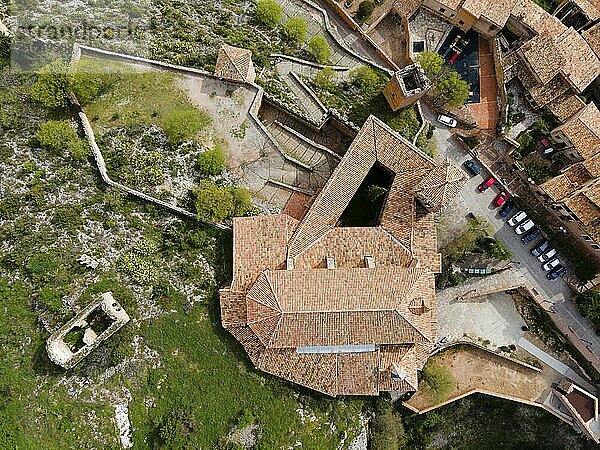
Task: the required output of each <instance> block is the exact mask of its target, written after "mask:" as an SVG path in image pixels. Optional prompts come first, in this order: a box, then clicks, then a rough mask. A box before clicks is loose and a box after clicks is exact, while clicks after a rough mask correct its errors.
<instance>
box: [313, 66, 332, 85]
mask: <svg viewBox="0 0 600 450" xmlns="http://www.w3.org/2000/svg"><path fill="white" fill-rule="evenodd" d="M334 77H335V70H333V68H332V67H323V68H322V69H321V70H319V71H318V72H317V74H316V75H315V83H316V84H317V86H318V87H319V88H321V89H323V90H325V91H328V90H330V89H332V88H333V87H334V82H333V79H334Z"/></svg>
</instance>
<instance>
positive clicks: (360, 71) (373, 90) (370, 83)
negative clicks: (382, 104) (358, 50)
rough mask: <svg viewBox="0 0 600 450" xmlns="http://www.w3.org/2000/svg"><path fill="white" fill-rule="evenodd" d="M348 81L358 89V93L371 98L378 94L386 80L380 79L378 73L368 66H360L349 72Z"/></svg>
mask: <svg viewBox="0 0 600 450" xmlns="http://www.w3.org/2000/svg"><path fill="white" fill-rule="evenodd" d="M350 81H351V82H352V84H353V85H355V86H357V87H358V88H359V89H360V93H361V94H362V96H363V97H364V98H365V99H366V100H371V99H373V98H374V97H376V96H377V95H379V94H380V93H381V92H382V91H383V88H384V87H385V83H386V82H387V80H384V79H382V78H381V77H380V76H379V74H378V73H377V72H376V71H375V70H374V69H373V68H371V67H369V66H361V67H358V68H357V69H354V70H352V71H351V72H350Z"/></svg>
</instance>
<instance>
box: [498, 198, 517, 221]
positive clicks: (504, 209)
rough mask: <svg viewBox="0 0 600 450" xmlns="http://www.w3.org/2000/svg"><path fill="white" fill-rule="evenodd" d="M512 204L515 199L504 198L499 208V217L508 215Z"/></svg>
mask: <svg viewBox="0 0 600 450" xmlns="http://www.w3.org/2000/svg"><path fill="white" fill-rule="evenodd" d="M514 206H515V201H514V200H513V199H512V198H509V199H508V200H506V203H505V204H504V206H503V207H502V209H501V210H500V216H501V217H506V216H508V214H509V213H510V212H511V211H512V209H513V208H514Z"/></svg>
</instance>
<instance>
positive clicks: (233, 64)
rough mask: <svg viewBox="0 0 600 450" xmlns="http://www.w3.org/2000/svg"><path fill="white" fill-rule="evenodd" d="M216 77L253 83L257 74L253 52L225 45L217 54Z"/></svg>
mask: <svg viewBox="0 0 600 450" xmlns="http://www.w3.org/2000/svg"><path fill="white" fill-rule="evenodd" d="M215 75H217V76H218V77H222V78H228V79H230V80H236V81H245V82H249V83H253V82H254V80H255V79H256V72H255V70H254V65H253V64H252V51H251V50H247V49H245V48H239V47H233V46H231V45H227V44H223V45H222V46H221V47H220V48H219V52H218V53H217V63H216V64H215Z"/></svg>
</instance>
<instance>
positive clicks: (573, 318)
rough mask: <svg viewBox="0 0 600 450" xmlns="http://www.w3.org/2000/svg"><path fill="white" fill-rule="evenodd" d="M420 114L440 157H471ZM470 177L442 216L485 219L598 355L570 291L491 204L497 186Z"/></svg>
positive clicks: (598, 345) (597, 343)
mask: <svg viewBox="0 0 600 450" xmlns="http://www.w3.org/2000/svg"><path fill="white" fill-rule="evenodd" d="M422 107H423V115H424V117H425V118H426V119H427V120H429V121H430V122H431V123H434V124H435V127H436V130H435V131H434V139H435V140H436V142H437V144H438V151H439V155H438V157H439V158H444V157H449V158H450V160H451V161H452V162H453V163H454V164H456V165H457V166H461V167H463V166H462V164H463V163H464V162H465V161H466V160H467V159H471V156H470V155H469V154H468V152H467V151H466V150H464V149H463V148H462V147H460V146H459V145H457V143H456V141H455V140H454V139H453V138H452V134H451V132H450V130H449V129H448V128H446V127H444V126H443V125H442V124H440V123H438V122H437V121H436V114H435V113H434V112H433V111H431V110H430V109H429V108H428V107H427V106H426V105H424V104H422ZM468 176H469V177H471V178H470V179H469V181H468V182H467V183H466V185H465V187H464V188H463V190H462V192H461V196H460V198H459V199H457V200H456V201H455V202H454V204H453V205H451V206H450V207H449V208H448V209H447V211H446V212H445V214H450V215H452V216H453V217H452V218H453V220H454V222H456V223H460V222H466V218H465V217H466V215H467V214H468V213H472V214H474V215H476V216H482V217H484V218H485V219H486V220H487V221H488V222H489V223H490V224H491V225H492V227H493V229H494V237H495V238H497V239H499V240H501V241H503V242H504V243H505V244H506V245H507V246H508V248H509V249H510V250H511V251H512V263H513V265H514V266H517V267H519V269H521V272H522V273H523V275H524V276H525V277H526V278H527V279H528V280H529V282H530V283H531V284H532V285H533V286H534V287H535V289H536V290H537V291H538V292H539V293H540V295H541V297H542V298H543V299H544V300H545V301H546V302H548V303H549V304H548V306H549V307H550V306H551V308H550V309H551V311H554V312H556V314H557V315H558V317H559V318H560V319H561V320H562V321H563V322H564V323H566V324H567V325H569V327H570V330H571V331H572V332H573V333H574V334H575V335H576V337H577V338H579V339H580V340H581V341H582V342H583V343H585V344H586V346H587V347H588V348H589V349H590V351H591V352H592V353H594V354H595V355H596V356H598V355H600V337H599V336H598V335H596V332H595V327H594V326H593V324H592V323H591V322H590V321H588V320H587V319H586V318H585V317H583V316H582V315H581V314H580V313H579V311H578V310H577V308H576V306H575V305H574V304H573V301H572V298H573V296H574V293H573V291H572V290H571V288H570V287H569V286H568V285H567V283H566V282H565V281H564V280H563V279H558V280H555V281H549V280H548V279H547V278H546V272H545V271H544V270H543V269H542V268H541V265H540V263H539V262H538V260H537V259H536V258H535V257H533V256H532V255H531V253H530V249H531V248H532V247H533V245H534V244H533V243H532V244H529V245H525V244H523V243H522V242H521V240H520V239H519V236H517V235H516V234H515V232H514V230H513V228H512V227H510V226H509V225H508V224H507V223H506V222H505V221H504V220H503V218H502V217H500V214H499V212H498V209H497V208H493V207H492V205H491V202H492V200H493V199H494V197H495V196H496V195H497V194H498V192H499V191H498V190H497V188H496V187H492V188H490V189H488V190H487V191H486V192H484V193H481V192H479V191H478V190H477V186H478V185H479V184H480V183H481V182H482V181H483V180H484V177H487V176H488V174H487V173H485V171H482V173H481V175H478V176H475V177H472V176H471V175H468Z"/></svg>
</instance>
